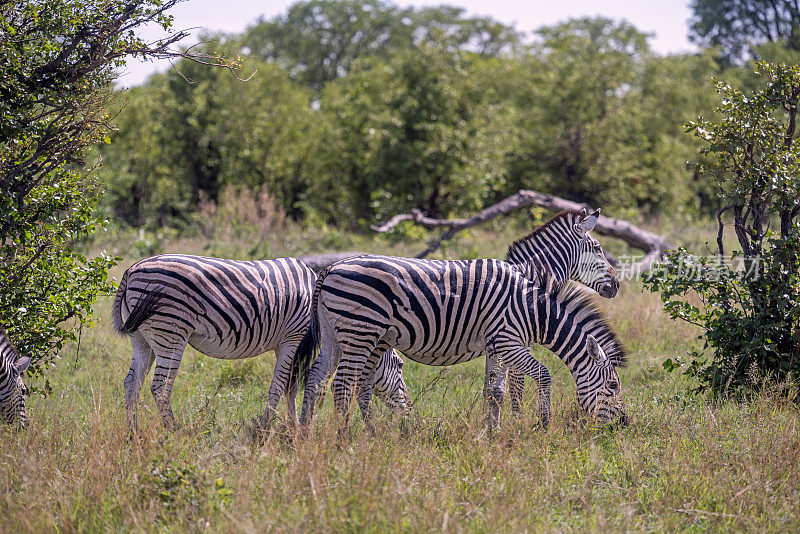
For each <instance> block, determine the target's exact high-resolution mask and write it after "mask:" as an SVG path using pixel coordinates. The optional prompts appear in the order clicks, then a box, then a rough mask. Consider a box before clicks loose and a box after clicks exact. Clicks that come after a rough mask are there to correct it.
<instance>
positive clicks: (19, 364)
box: [0, 325, 31, 427]
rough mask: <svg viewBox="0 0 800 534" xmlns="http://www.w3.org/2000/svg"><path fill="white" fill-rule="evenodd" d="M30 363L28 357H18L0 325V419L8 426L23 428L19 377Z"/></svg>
mask: <svg viewBox="0 0 800 534" xmlns="http://www.w3.org/2000/svg"><path fill="white" fill-rule="evenodd" d="M30 363H31V360H30V357H28V356H20V355H19V353H18V352H17V349H16V348H15V347H14V345H13V344H12V343H11V340H10V339H9V338H8V334H7V333H6V330H5V328H4V327H3V326H2V325H0V417H2V419H3V421H4V422H5V423H7V424H10V425H20V426H23V427H24V426H25V425H26V424H27V423H28V412H27V410H26V409H25V384H23V383H22V377H21V376H20V375H21V374H22V373H24V372H25V370H26V369H27V368H28V365H29V364H30Z"/></svg>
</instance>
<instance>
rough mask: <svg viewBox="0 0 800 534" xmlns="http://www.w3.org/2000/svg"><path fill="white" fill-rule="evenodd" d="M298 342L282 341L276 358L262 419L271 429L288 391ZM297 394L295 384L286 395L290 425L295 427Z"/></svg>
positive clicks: (266, 427)
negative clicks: (284, 394) (283, 397)
mask: <svg viewBox="0 0 800 534" xmlns="http://www.w3.org/2000/svg"><path fill="white" fill-rule="evenodd" d="M295 349H297V343H296V342H291V343H281V344H280V346H279V347H278V350H277V358H276V360H275V372H274V373H273V374H272V382H270V384H269V393H268V394H267V408H266V410H264V417H263V419H262V421H263V426H264V428H265V429H266V430H269V429H270V427H271V426H272V422H273V420H274V419H275V416H276V415H277V413H278V403H279V402H280V400H281V397H282V396H283V393H284V391H286V384H287V383H288V382H289V373H291V372H292V357H293V356H294V353H295ZM296 396H297V387H296V386H295V388H294V392H293V393H292V392H287V395H286V405H287V409H286V416H287V420H288V423H289V426H292V427H294V426H295V424H296V423H297V407H296V406H295V398H296Z"/></svg>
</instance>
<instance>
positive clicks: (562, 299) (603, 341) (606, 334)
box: [538, 271, 628, 367]
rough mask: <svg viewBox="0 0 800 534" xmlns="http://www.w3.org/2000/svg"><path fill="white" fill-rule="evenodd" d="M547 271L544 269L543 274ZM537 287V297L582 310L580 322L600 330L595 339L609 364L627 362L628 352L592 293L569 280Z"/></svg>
mask: <svg viewBox="0 0 800 534" xmlns="http://www.w3.org/2000/svg"><path fill="white" fill-rule="evenodd" d="M548 272H549V271H545V273H544V274H545V276H547V273H548ZM539 289H540V293H539V295H538V298H539V299H554V300H556V302H558V304H559V306H560V307H561V308H562V309H566V308H570V309H573V310H580V311H581V312H583V313H582V317H581V323H583V324H584V325H587V326H590V327H593V329H597V330H599V331H600V334H599V335H595V339H597V343H598V344H599V345H600V347H601V348H602V349H603V351H604V352H605V353H606V356H608V359H609V360H610V361H611V364H612V365H613V366H614V367H624V366H625V365H626V364H627V362H628V354H627V352H626V351H625V347H624V346H623V345H622V342H621V341H620V340H619V338H618V337H617V333H616V332H615V331H614V329H613V328H612V327H611V323H610V322H609V320H608V317H607V316H606V314H605V312H603V310H601V309H600V308H599V307H598V306H597V303H596V302H595V300H594V298H593V297H592V295H591V294H590V293H587V292H586V291H585V290H584V289H583V287H582V286H581V285H579V284H575V283H574V282H570V281H569V280H567V281H561V282H558V281H556V282H555V283H548V282H546V283H545V284H544V285H543V287H541V288H539ZM573 313H574V312H573Z"/></svg>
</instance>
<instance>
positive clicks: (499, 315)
mask: <svg viewBox="0 0 800 534" xmlns="http://www.w3.org/2000/svg"><path fill="white" fill-rule="evenodd" d="M314 295H315V296H314V304H313V313H312V318H311V326H310V328H309V330H308V332H307V334H306V336H305V338H304V340H303V343H302V344H301V346H300V347H299V348H298V353H297V355H296V358H297V359H298V360H299V363H298V366H299V367H302V368H305V367H306V366H307V365H308V362H310V360H311V358H312V355H313V353H314V350H315V348H316V345H318V344H319V343H320V341H321V343H322V347H321V351H320V357H319V358H318V359H317V361H315V362H314V366H312V367H311V368H309V369H308V371H307V375H308V378H307V379H306V387H305V396H304V398H303V412H302V416H301V424H303V425H308V424H310V422H311V419H312V418H313V409H314V400H315V398H316V395H317V393H318V391H319V384H320V383H322V382H323V381H324V380H325V379H326V376H325V375H324V373H321V372H320V371H322V370H323V369H322V368H320V367H317V364H318V362H327V361H329V359H330V356H331V354H332V353H333V352H334V351H335V350H337V349H338V350H341V353H342V359H341V363H340V364H339V366H338V373H337V382H336V383H335V384H334V387H333V394H334V403H335V405H336V408H337V410H338V411H339V412H340V413H341V414H342V415H343V417H344V427H343V428H342V430H341V432H345V431H346V428H347V422H348V408H349V404H350V398H351V394H352V390H353V387H354V385H355V383H356V380H357V379H358V380H363V377H367V376H369V375H370V374H371V373H372V370H373V369H374V368H375V365H376V364H377V363H378V360H379V357H380V355H381V353H382V352H383V351H385V350H386V349H387V348H389V347H394V348H397V349H398V350H400V351H402V352H403V353H404V354H405V355H406V356H407V357H409V358H411V359H412V360H415V361H417V362H420V363H424V364H427V365H437V366H443V365H454V364H457V363H462V362H466V361H469V360H472V359H474V358H477V357H479V356H481V355H482V354H483V353H484V351H485V352H486V353H487V358H490V360H491V362H492V365H491V366H490V368H491V369H497V370H503V369H506V368H513V369H516V370H517V371H519V372H521V373H523V374H526V375H528V376H531V377H533V378H534V379H537V380H541V379H542V377H543V376H545V371H546V369H544V366H542V365H541V364H540V363H539V362H538V361H536V360H535V359H534V358H533V357H532V356H531V354H530V351H529V347H530V346H531V345H532V344H533V343H539V344H541V345H544V346H545V347H547V348H549V349H550V350H552V351H553V352H555V353H556V354H557V355H558V356H559V357H560V358H561V359H562V360H563V361H564V363H565V364H566V365H567V367H568V368H569V370H570V371H571V373H572V376H573V378H574V379H575V382H576V385H577V394H578V399H579V401H580V404H581V405H582V406H583V407H584V408H585V409H586V410H587V411H589V412H591V413H594V414H596V415H597V417H598V418H599V419H600V420H602V421H606V422H607V421H611V420H613V419H615V418H616V417H618V416H619V417H620V419H621V420H622V421H624V420H625V407H624V403H623V402H622V395H621V393H620V390H619V379H618V377H617V375H616V371H615V369H614V366H617V365H620V364H621V363H622V362H623V361H624V359H625V352H624V350H623V349H622V346H621V345H620V344H619V342H618V341H617V340H616V336H615V335H614V333H613V332H612V331H611V330H610V328H609V327H608V324H607V322H606V321H605V319H604V317H603V315H602V314H601V313H600V312H599V311H598V310H597V309H596V308H595V307H594V306H593V304H592V301H591V298H590V297H588V296H587V295H585V294H584V293H583V292H581V291H576V290H575V289H574V288H566V289H564V288H559V289H557V290H552V291H551V290H549V289H548V288H546V287H545V288H542V287H538V286H537V285H536V284H535V283H534V282H532V281H530V280H528V279H527V278H526V277H525V276H524V275H523V274H522V273H521V272H520V271H519V270H518V269H516V268H514V267H513V266H511V265H510V264H509V263H507V262H503V261H499V260H471V261H443V260H419V259H408V258H393V257H387V256H374V255H364V256H358V257H355V258H350V259H346V260H342V261H340V262H337V263H335V264H333V265H332V266H330V267H329V268H328V269H326V270H325V271H323V272H322V273H321V274H320V277H319V279H318V280H317V284H316V287H315V291H314ZM589 335H592V336H593V337H594V338H595V339H596V340H598V341H599V342H600V343H601V344H602V348H603V350H604V353H605V354H607V356H608V362H610V365H601V364H600V363H598V361H595V359H594V358H593V357H592V354H590V353H589V352H587V348H588V347H589V346H590V345H589V343H590V342H589V341H588V336H589ZM315 367H316V368H315ZM493 376H499V374H498V373H493ZM546 376H547V379H548V381H549V374H547V375H546ZM548 385H549V382H548ZM540 386H543V384H540ZM542 402H543V403H546V405H545V406H543V408H542V411H541V416H542V418H543V419H544V420H545V421H546V420H547V417H548V415H549V395H547V396H546V397H544V396H543V397H542ZM494 422H495V421H493V423H494Z"/></svg>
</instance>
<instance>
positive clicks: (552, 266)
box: [304, 208, 619, 421]
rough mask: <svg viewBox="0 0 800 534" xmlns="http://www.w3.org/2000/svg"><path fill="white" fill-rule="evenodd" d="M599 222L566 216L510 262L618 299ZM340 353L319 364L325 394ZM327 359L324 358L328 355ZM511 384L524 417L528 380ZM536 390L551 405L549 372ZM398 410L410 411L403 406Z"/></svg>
mask: <svg viewBox="0 0 800 534" xmlns="http://www.w3.org/2000/svg"><path fill="white" fill-rule="evenodd" d="M599 216H600V209H599V208H598V209H597V210H595V211H594V212H593V213H592V214H591V215H588V214H587V212H586V209H582V210H581V211H569V210H568V211H562V212H560V213H558V214H556V215H554V216H553V217H552V218H551V219H549V220H548V221H547V222H545V223H544V224H543V225H542V226H540V227H539V228H537V229H536V230H534V231H533V232H531V233H530V234H528V235H527V236H525V237H523V238H522V239H519V240H517V241H516V242H514V243H513V244H512V245H511V246H510V247H509V250H508V254H507V257H506V261H507V262H508V263H509V264H510V265H512V266H513V267H515V268H516V269H518V270H519V271H520V272H522V273H523V274H524V275H525V276H526V277H528V278H530V279H531V280H533V281H536V282H537V283H542V281H543V278H542V277H543V273H545V272H546V273H548V274H547V278H548V280H549V282H548V283H550V284H562V283H564V282H566V280H568V279H573V280H576V281H578V282H581V283H582V284H584V285H586V286H587V287H590V288H591V289H594V290H595V291H596V292H597V293H598V294H600V295H601V296H603V297H605V298H613V297H614V296H615V295H616V294H617V291H618V289H619V282H618V281H617V279H616V273H615V271H614V268H613V266H612V265H611V264H610V263H609V262H608V260H607V258H606V256H605V254H604V251H603V249H602V247H601V246H600V243H599V242H598V241H597V239H595V238H594V236H592V235H591V233H590V232H591V231H592V230H593V229H594V226H595V224H596V223H597V219H598V218H599ZM336 352H337V353H336V354H335V357H332V359H331V360H330V361H328V362H327V364H326V363H323V362H320V363H319V364H317V363H315V364H314V365H315V373H316V374H321V373H323V371H322V368H325V371H324V375H323V378H319V379H318V382H319V387H320V388H323V389H324V388H325V384H326V382H327V377H329V376H331V375H332V374H333V372H334V371H335V370H336V366H337V365H338V363H339V353H338V351H336ZM322 357H323V358H325V357H327V355H325V356H322ZM486 362H487V363H486V365H487V367H486V374H485V381H484V391H485V393H486V394H487V395H488V391H489V387H490V386H489V374H490V371H491V369H490V367H489V365H490V360H489V359H487V360H486ZM378 365H379V366H383V365H385V363H384V362H383V361H382V360H379V363H378ZM366 379H367V380H368V378H366ZM401 382H402V380H401ZM508 383H509V389H510V392H511V409H512V411H513V412H515V413H518V412H520V411H521V404H522V402H521V399H522V393H523V387H524V385H525V378H524V375H523V374H521V373H519V372H518V371H516V370H514V369H510V370H509V374H508ZM403 384H404V382H403ZM537 384H538V386H539V396H540V398H547V399H549V386H550V373H549V371H548V370H547V368H546V367H545V366H540V374H539V376H538V377H537ZM494 390H495V395H494V396H493V398H495V399H497V401H498V402H499V403H500V404H502V403H503V400H504V398H505V381H504V382H503V383H502V385H501V387H500V388H495V389H494ZM362 394H363V395H364V398H365V399H369V398H371V396H370V395H369V392H368V391H364V392H363V393H362ZM359 399H361V397H359ZM359 404H360V406H361V408H362V410H361V411H362V414H363V413H365V412H364V405H363V404H362V403H361V401H360V402H359ZM399 408H401V409H402V408H405V406H403V405H400V406H399ZM304 412H305V409H304ZM365 421H366V420H365Z"/></svg>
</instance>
